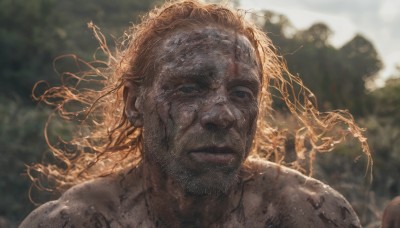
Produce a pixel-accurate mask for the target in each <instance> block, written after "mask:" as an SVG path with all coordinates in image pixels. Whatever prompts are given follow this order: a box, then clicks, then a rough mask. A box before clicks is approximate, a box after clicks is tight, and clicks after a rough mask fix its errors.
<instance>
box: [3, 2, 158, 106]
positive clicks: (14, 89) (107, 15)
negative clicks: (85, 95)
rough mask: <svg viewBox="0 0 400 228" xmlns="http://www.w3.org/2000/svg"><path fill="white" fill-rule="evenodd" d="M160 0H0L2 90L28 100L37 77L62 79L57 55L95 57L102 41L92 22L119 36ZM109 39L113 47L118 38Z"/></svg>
mask: <svg viewBox="0 0 400 228" xmlns="http://www.w3.org/2000/svg"><path fill="white" fill-rule="evenodd" d="M156 2H157V0H151V1H143V0H118V1H109V0H97V1H78V0H69V1H56V0H30V1H25V0H2V1H0V49H1V50H2V51H1V52H0V59H1V60H2V61H1V62H0V80H1V83H0V95H2V96H6V97H9V98H10V97H11V98H12V97H14V96H20V97H21V98H22V99H23V101H25V102H29V96H30V94H31V89H32V87H33V85H34V83H35V82H37V81H39V80H46V81H49V82H51V83H52V84H54V83H56V82H58V80H59V79H58V78H57V77H54V71H53V66H52V61H53V59H54V58H56V57H58V56H61V55H63V54H71V53H73V54H76V55H78V56H80V57H82V58H84V59H91V57H92V54H93V53H94V52H95V50H96V49H97V47H98V43H97V41H96V40H95V39H94V37H93V36H92V34H91V31H90V30H89V29H88V28H87V23H88V22H90V21H93V22H94V23H95V24H97V25H98V26H99V27H101V28H103V29H104V30H103V32H104V34H105V35H108V36H111V37H116V38H118V37H121V36H122V35H123V31H124V30H125V29H127V28H128V27H129V26H130V23H132V22H137V21H138V19H139V16H140V15H142V14H143V13H144V12H146V11H148V9H149V8H151V7H152V6H153V5H154V4H155V3H156ZM109 45H110V47H111V48H112V47H113V46H114V43H113V42H111V43H110V44H109ZM58 67H62V66H58Z"/></svg>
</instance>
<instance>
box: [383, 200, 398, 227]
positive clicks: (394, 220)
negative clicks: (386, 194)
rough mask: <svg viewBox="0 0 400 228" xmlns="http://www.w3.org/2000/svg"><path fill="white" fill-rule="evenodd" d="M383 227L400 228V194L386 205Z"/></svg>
mask: <svg viewBox="0 0 400 228" xmlns="http://www.w3.org/2000/svg"><path fill="white" fill-rule="evenodd" d="M382 228H400V196H397V197H396V198H394V199H393V200H392V201H390V202H389V203H388V204H387V206H386V207H385V210H384V211H383V216H382Z"/></svg>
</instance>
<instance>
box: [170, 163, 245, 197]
mask: <svg viewBox="0 0 400 228" xmlns="http://www.w3.org/2000/svg"><path fill="white" fill-rule="evenodd" d="M164 170H165V172H166V173H167V175H169V176H170V177H172V178H173V179H175V180H176V181H177V182H178V183H179V184H180V185H181V186H182V187H183V188H184V189H185V190H186V192H188V193H191V194H194V195H219V194H221V193H226V192H227V191H228V190H229V189H230V188H231V187H232V186H233V185H234V184H235V183H237V180H238V178H237V174H238V172H239V171H238V170H239V168H236V169H232V168H229V169H227V168H225V169H221V168H218V167H209V166H207V167H204V168H201V169H200V170H193V169H190V168H187V167H184V166H183V165H181V164H179V162H175V161H173V162H170V163H169V164H167V165H166V166H165V167H164Z"/></svg>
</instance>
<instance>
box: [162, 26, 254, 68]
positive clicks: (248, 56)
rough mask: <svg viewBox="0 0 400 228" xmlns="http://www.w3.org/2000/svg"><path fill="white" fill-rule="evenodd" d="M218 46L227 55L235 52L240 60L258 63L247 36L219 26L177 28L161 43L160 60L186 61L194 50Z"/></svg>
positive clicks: (205, 49)
mask: <svg viewBox="0 0 400 228" xmlns="http://www.w3.org/2000/svg"><path fill="white" fill-rule="evenodd" d="M216 48H217V49H219V50H222V51H223V52H224V53H225V54H227V55H230V54H234V55H235V57H236V59H238V60H244V61H249V60H250V61H251V64H254V65H256V66H257V65H258V64H257V57H256V54H255V50H254V48H253V46H252V45H251V43H250V41H249V40H248V39H247V37H245V36H244V35H242V34H239V33H236V32H235V31H233V30H228V29H225V28H220V27H217V26H207V27H202V28H196V29H182V30H177V31H176V32H174V33H172V34H171V35H170V36H169V37H168V38H167V39H166V40H165V41H164V43H163V45H161V48H160V50H159V51H160V52H161V53H160V54H161V55H159V58H158V61H160V62H162V63H165V62H168V61H174V60H176V59H177V58H178V59H180V60H182V61H184V60H185V59H186V58H190V57H192V56H193V53H194V52H203V53H208V52H209V51H210V50H213V49H216Z"/></svg>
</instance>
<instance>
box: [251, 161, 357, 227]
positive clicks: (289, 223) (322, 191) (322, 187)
mask: <svg viewBox="0 0 400 228" xmlns="http://www.w3.org/2000/svg"><path fill="white" fill-rule="evenodd" d="M249 163H250V167H251V170H252V171H253V178H252V180H253V181H251V182H253V183H251V182H250V181H249V184H250V189H252V188H254V189H263V191H262V193H261V195H262V203H263V204H264V205H269V206H268V207H267V210H268V209H270V210H273V211H274V212H275V213H276V215H275V216H276V217H278V218H279V220H280V227H361V226H360V222H359V219H358V217H357V215H356V213H355V212H354V210H353V208H352V207H351V205H350V204H349V203H348V201H347V200H346V199H345V198H344V197H343V196H342V195H341V194H340V193H338V192H337V191H335V190H334V189H333V188H331V187H330V186H328V185H326V184H324V183H322V182H321V181H318V180H316V179H314V178H311V177H307V176H305V175H303V174H301V173H300V172H297V171H296V170H293V169H290V168H287V167H284V166H279V165H277V164H275V163H271V162H266V161H262V160H255V159H252V160H249Z"/></svg>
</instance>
